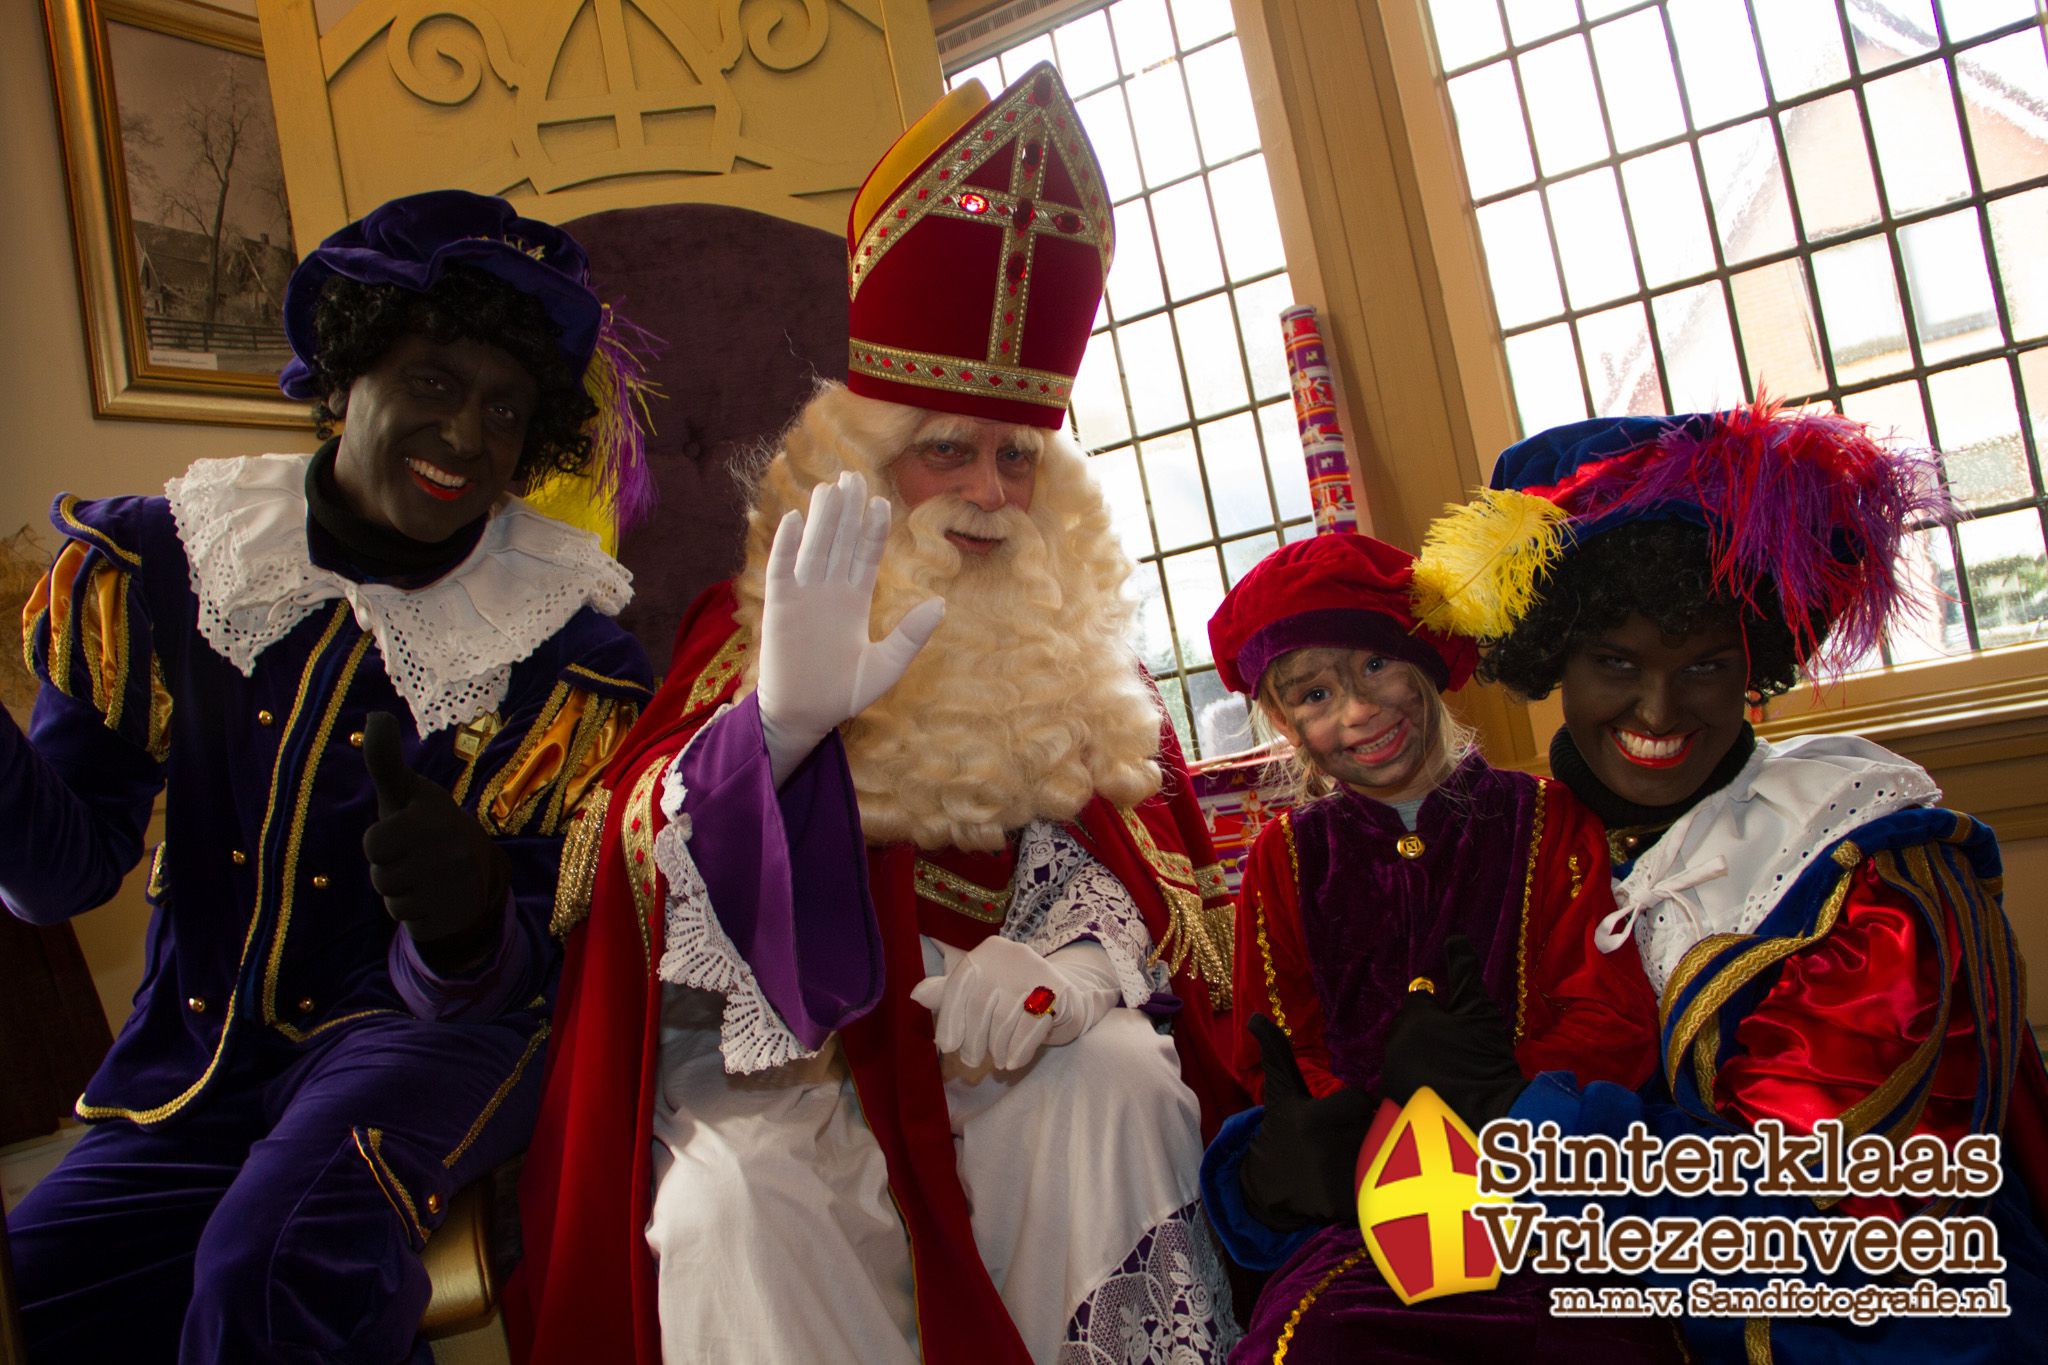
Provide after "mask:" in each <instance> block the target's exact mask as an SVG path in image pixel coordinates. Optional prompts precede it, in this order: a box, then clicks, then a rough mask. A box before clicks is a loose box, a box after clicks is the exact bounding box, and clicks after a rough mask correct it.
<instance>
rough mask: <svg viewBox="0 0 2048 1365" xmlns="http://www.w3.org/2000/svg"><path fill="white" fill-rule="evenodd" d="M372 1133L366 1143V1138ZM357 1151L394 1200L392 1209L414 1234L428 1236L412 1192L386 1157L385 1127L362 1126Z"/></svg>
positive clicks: (377, 1180)
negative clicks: (413, 1200) (410, 1192)
mask: <svg viewBox="0 0 2048 1365" xmlns="http://www.w3.org/2000/svg"><path fill="white" fill-rule="evenodd" d="M366 1135H367V1136H368V1138H369V1143H368V1145H365V1144H364V1142H363V1138H364V1137H365V1136H366ZM355 1140H356V1151H357V1153H359V1154H360V1155H361V1156H362V1158H363V1164H364V1165H366V1166H368V1167H369V1168H370V1178H371V1179H372V1180H374V1181H376V1182H377V1188H378V1189H380V1190H382V1191H383V1192H384V1198H385V1199H386V1200H388V1201H389V1202H390V1204H391V1208H392V1211H393V1212H394V1213H397V1214H399V1215H400V1216H401V1217H403V1218H404V1219H405V1221H406V1225H407V1226H408V1227H410V1228H411V1229H412V1234H413V1236H415V1237H417V1238H419V1239H420V1240H421V1241H422V1242H424V1241H426V1240H427V1225H426V1224H425V1223H422V1222H421V1221H420V1211H419V1208H418V1206H417V1205H415V1204H414V1203H413V1202H412V1195H410V1194H408V1193H407V1192H406V1188H405V1184H404V1182H402V1181H401V1180H399V1178H398V1173H397V1172H395V1171H393V1170H392V1169H391V1167H390V1166H389V1165H388V1164H386V1162H385V1160H384V1130H383V1129H382V1128H358V1129H356V1131H355Z"/></svg>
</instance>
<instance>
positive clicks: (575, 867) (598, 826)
mask: <svg viewBox="0 0 2048 1365" xmlns="http://www.w3.org/2000/svg"><path fill="white" fill-rule="evenodd" d="M611 805H612V794H611V789H610V788H608V787H593V788H591V789H590V793H589V795H587V796H585V797H584V798H583V804H582V805H580V806H578V807H577V808H576V814H575V815H574V816H573V817H571V819H570V821H569V830H568V833H567V834H566V835H564V836H563V839H562V870H561V872H560V874H559V875H558V876H557V877H556V878H555V913H554V914H553V915H551V916H549V918H548V932H549V933H551V934H553V935H554V936H555V937H556V938H567V937H568V936H569V931H570V930H571V929H574V928H575V927H576V926H577V925H579V924H581V923H583V921H584V920H585V919H587V918H588V917H589V915H590V896H591V891H592V889H593V888H594V887H595V886H596V885H597V856H598V850H599V849H600V848H602V847H603V846H604V817H605V812H606V811H608V810H610V809H611Z"/></svg>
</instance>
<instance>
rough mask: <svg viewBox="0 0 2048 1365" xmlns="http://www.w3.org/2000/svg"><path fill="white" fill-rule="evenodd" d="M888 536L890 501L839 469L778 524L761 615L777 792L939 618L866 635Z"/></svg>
mask: <svg viewBox="0 0 2048 1365" xmlns="http://www.w3.org/2000/svg"><path fill="white" fill-rule="evenodd" d="M888 539H889V500H888V499H887V498H876V499H874V500H873V501H870V500H869V499H868V483H867V480H866V479H864V478H862V477H861V476H860V475H859V474H855V473H851V472H849V473H845V474H841V475H840V476H839V481H838V482H837V483H826V484H819V485H818V487H817V488H816V489H814V490H812V492H811V515H810V518H809V519H808V520H806V519H805V518H804V517H803V516H802V515H800V514H799V513H796V512H790V513H789V514H788V515H786V516H785V517H783V519H782V522H781V524H780V525H778V526H777V527H776V528H775V543H774V544H773V545H772V546H770V547H769V550H768V581H767V591H766V598H767V600H766V602H765V603H764V605H763V607H762V612H761V675H760V685H759V696H760V702H761V729H762V731H763V733H764V735H765V737H766V739H767V742H768V762H769V766H770V768H771V769H773V771H774V774H775V785H776V786H778V787H779V786H781V785H782V784H783V783H784V782H785V781H787V780H788V778H789V775H790V774H791V773H793V772H795V771H796V769H797V765H798V764H800V763H802V762H803V761H804V759H805V757H806V756H808V755H809V754H810V752H811V750H813V749H815V748H817V747H818V744H819V741H821V740H823V739H824V738H825V736H826V735H828V734H831V733H832V731H833V730H835V729H837V728H838V726H839V724H840V723H841V722H842V721H846V720H850V719H851V718H853V717H854V716H857V715H859V714H860V713H861V712H862V711H864V710H866V709H867V708H868V706H869V705H870V704H871V703H872V702H873V701H874V700H875V698H877V697H879V696H881V695H882V694H883V693H884V692H887V691H888V690H889V689H890V688H891V687H894V686H895V685H896V680H897V679H898V678H900V677H902V676H903V671H904V670H905V669H906V668H909V667H910V661H911V660H912V659H914V658H916V657H917V651H918V650H920V649H923V648H924V643H925V641H927V640H929V639H931V637H932V632H933V631H935V630H937V629H938V628H939V621H940V620H941V619H942V618H943V617H944V616H945V614H946V603H945V600H944V599H943V598H938V597H933V598H929V599H927V600H926V601H923V602H920V603H918V604H917V605H916V606H914V607H912V608H911V609H910V611H909V613H908V614H907V615H905V616H904V618H903V621H902V623H901V624H900V625H898V626H897V627H896V629H895V630H894V631H893V632H891V633H890V635H889V638H888V639H886V640H884V641H882V642H881V643H880V644H876V643H874V642H873V641H871V640H869V639H868V610H869V607H870V606H871V605H872V604H873V602H874V598H875V573H876V571H877V570H878V569H879V568H880V567H881V563H882V547H883V546H884V545H885V544H886V543H887V542H888Z"/></svg>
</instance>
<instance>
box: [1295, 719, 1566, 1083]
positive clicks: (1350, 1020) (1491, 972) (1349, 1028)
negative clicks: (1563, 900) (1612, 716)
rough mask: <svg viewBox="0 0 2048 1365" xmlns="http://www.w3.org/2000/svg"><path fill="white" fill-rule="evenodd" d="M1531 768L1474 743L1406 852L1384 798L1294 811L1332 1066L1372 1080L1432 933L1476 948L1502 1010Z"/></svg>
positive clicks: (1341, 797) (1508, 1005) (1431, 955)
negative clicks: (1491, 756) (1507, 763)
mask: <svg viewBox="0 0 2048 1365" xmlns="http://www.w3.org/2000/svg"><path fill="white" fill-rule="evenodd" d="M1536 794H1537V779H1536V778H1534V777H1531V776H1530V775H1529V774H1527V773H1518V772H1501V771H1498V770H1496V769H1494V768H1492V767H1489V766H1488V765H1487V763H1486V760H1484V759H1482V758H1480V757H1479V756H1478V755H1477V754H1473V755H1471V756H1470V757H1468V758H1467V759H1466V760H1465V761H1464V762H1463V763H1461V764H1459V765H1458V767H1457V769H1456V770H1455V771H1453V772H1452V774H1451V776H1450V777H1449V778H1448V779H1447V780H1446V781H1445V782H1444V784H1443V785H1442V786H1440V787H1438V788H1437V789H1436V790H1435V791H1433V792H1431V793H1430V794H1429V797H1428V798H1427V799H1426V800H1425V801H1424V802H1423V803H1422V809H1421V810H1420V811H1419V812H1417V815H1416V821H1415V831H1414V832H1415V834H1416V835H1417V836H1418V837H1420V839H1421V840H1422V849H1421V852H1420V854H1419V856H1416V857H1413V858H1410V857H1404V856H1402V854H1401V853H1400V852H1398V851H1397V848H1396V845H1397V844H1398V842H1399V841H1400V839H1401V837H1402V836H1403V835H1405V834H1407V833H1408V830H1407V829H1405V828H1404V827H1403V826H1402V824H1401V817H1400V815H1399V814H1398V813H1396V812H1395V810H1394V808H1393V807H1391V806H1387V805H1382V804H1381V803H1380V802H1378V801H1374V800H1372V799H1371V798H1369V797H1364V796H1360V795H1358V794H1357V793H1356V792H1353V791H1350V790H1348V789H1346V790H1341V791H1338V792H1336V793H1333V794H1332V795H1329V796H1326V797H1323V798H1322V799H1321V800H1318V801H1315V802H1312V803H1311V804H1309V805H1307V806H1304V807H1302V808H1301V809H1299V810H1297V811H1296V812H1295V813H1294V817H1293V818H1294V842H1295V853H1296V857H1297V859H1298V866H1299V876H1300V885H1299V886H1298V887H1297V888H1296V889H1297V890H1298V891H1299V892H1300V899H1301V927H1302V937H1303V941H1304V943H1305V944H1306V946H1307V949H1308V956H1309V962H1310V964H1311V965H1312V967H1313V970H1314V974H1315V984H1316V993H1317V994H1318V995H1319V996H1320V997H1321V1000H1322V1005H1323V1017H1324V1020H1325V1021H1326V1024H1327V1037H1328V1040H1329V1046H1330V1057H1331V1061H1332V1063H1333V1066H1334V1069H1335V1071H1336V1074H1337V1076H1338V1078H1339V1079H1341V1080H1342V1081H1344V1082H1345V1083H1346V1084H1347V1085H1353V1086H1357V1087H1359V1088H1360V1089H1362V1090H1366V1091H1368V1092H1371V1091H1375V1090H1377V1089H1378V1088H1379V1080H1380V1061H1381V1057H1382V1054H1383V1053H1384V1051H1385V1048H1386V1038H1387V1030H1388V1028H1389V1027H1391V1025H1392V1024H1393V1020H1394V1014H1395V1012H1396V1011H1397V1010H1399V1009H1400V1008H1401V1002H1402V1001H1403V1000H1404V999H1405V998H1406V997H1407V994H1408V983H1409V982H1410V981H1412V980H1413V979H1414V978H1416V977H1418V976H1429V977H1441V976H1442V974H1443V970H1444V940H1445V939H1446V938H1448V937H1449V936H1450V935H1452V934H1454V933H1459V934H1463V935H1465V937H1467V938H1469V939H1470V940H1472V946H1473V947H1474V948H1475V949H1476V950H1478V953H1479V961H1480V963H1481V969H1482V975H1483V977H1484V979H1485V983H1486V989H1487V993H1488V994H1489V995H1491V996H1492V997H1493V999H1494V1003H1495V1004H1497V1005H1499V1006H1500V1010H1501V1015H1502V1017H1503V1018H1505V1019H1507V1020H1509V1021H1511V1022H1512V1021H1513V1019H1514V1017H1515V973H1516V956H1517V951H1518V941H1519V938H1520V927H1521V916H1522V903H1523V899H1524V893H1525V885H1526V883H1527V880H1528V876H1529V839H1530V835H1531V828H1530V827H1531V824H1532V822H1533V819H1534V813H1535V808H1536Z"/></svg>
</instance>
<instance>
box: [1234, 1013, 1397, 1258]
mask: <svg viewBox="0 0 2048 1365" xmlns="http://www.w3.org/2000/svg"><path fill="white" fill-rule="evenodd" d="M1247 1027H1248V1028H1250V1029H1251V1031H1252V1036H1253V1037H1254V1038H1256V1039H1258V1042H1259V1053H1260V1057H1261V1060H1262V1061H1263V1063H1264V1066H1265V1071H1266V1113H1265V1116H1264V1117H1263V1118H1262V1119H1260V1120H1259V1127H1258V1131H1257V1132H1256V1133H1254V1134H1253V1135H1252V1141H1251V1146H1250V1148H1249V1149H1248V1150H1247V1151H1246V1152H1245V1156H1244V1162H1243V1164H1242V1165H1240V1166H1239V1167H1238V1171H1237V1183H1238V1188H1239V1189H1240V1190H1241V1191H1242V1192H1243V1194H1244V1203H1245V1207H1246V1208H1247V1209H1249V1210H1250V1211H1251V1214H1252V1216H1253V1217H1254V1218H1256V1219H1258V1220H1259V1221H1260V1222H1261V1223H1264V1224H1265V1225H1266V1226H1267V1227H1269V1228H1272V1229H1273V1230H1274V1231H1276V1232H1292V1231H1294V1230H1295V1229H1296V1228H1305V1227H1311V1226H1314V1225H1316V1224H1319V1223H1339V1222H1344V1221H1346V1220H1348V1219H1354V1218H1355V1217H1356V1216H1357V1215H1356V1209H1357V1199H1356V1197H1355V1194H1354V1191H1353V1189H1352V1186H1353V1183H1354V1181H1355V1179H1356V1171H1357V1167H1358V1149H1359V1148H1360V1147H1361V1146H1363V1145H1364V1144H1365V1135H1366V1132H1367V1130H1368V1129H1370V1128H1371V1127H1372V1109H1373V1104H1372V1097H1371V1096H1369V1095H1367V1094H1366V1093H1365V1092H1364V1091H1361V1090H1354V1089H1352V1088H1351V1087H1350V1086H1346V1087H1344V1088H1343V1089H1341V1090H1338V1091H1336V1092H1335V1093H1334V1094H1329V1095H1325V1096H1323V1097H1322V1098H1321V1099H1317V1098H1315V1097H1314V1096H1312V1095H1311V1094H1310V1093H1309V1088H1308V1082H1307V1081H1305V1080H1303V1079H1302V1076H1301V1065H1300V1064H1299V1063H1298V1062H1296V1061H1295V1060H1294V1048H1293V1045H1292V1044H1290V1043H1289V1042H1288V1041H1287V1035H1286V1034H1285V1033H1282V1032H1281V1031H1280V1026H1279V1025H1278V1024H1275V1023H1274V1022H1273V1021H1272V1020H1271V1019H1268V1018H1267V1017H1266V1016H1265V1015H1263V1014H1255V1015H1253V1016H1252V1017H1251V1020H1250V1022H1249V1023H1248V1024H1247Z"/></svg>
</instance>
